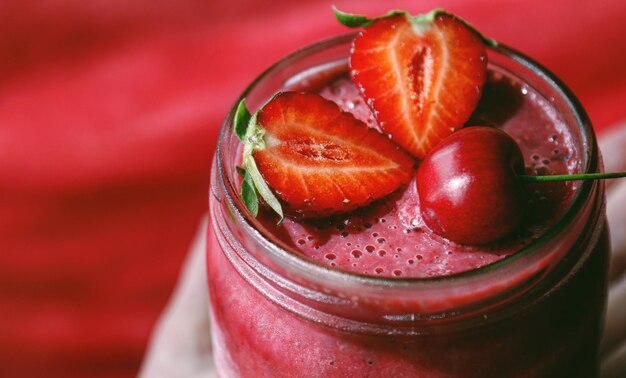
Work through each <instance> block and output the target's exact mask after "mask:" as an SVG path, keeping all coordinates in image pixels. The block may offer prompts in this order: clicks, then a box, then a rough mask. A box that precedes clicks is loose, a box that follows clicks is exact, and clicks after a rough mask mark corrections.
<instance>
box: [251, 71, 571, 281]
mask: <svg viewBox="0 0 626 378" xmlns="http://www.w3.org/2000/svg"><path fill="white" fill-rule="evenodd" d="M286 89H289V90H308V91H316V92H318V93H320V94H321V95H322V96H324V97H326V98H328V99H330V100H332V101H334V102H336V103H337V104H338V105H339V106H340V107H341V108H342V109H343V110H345V111H347V112H350V113H352V114H353V115H354V116H355V117H356V118H359V119H361V120H362V121H364V122H366V123H367V124H368V125H369V126H371V127H374V128H376V129H379V127H378V125H377V123H376V120H375V117H374V116H373V114H372V113H371V111H370V109H369V107H368V106H367V104H365V103H364V102H363V99H362V98H361V97H360V95H359V93H358V90H357V88H356V87H355V86H354V84H353V83H352V82H351V81H350V79H349V77H348V75H347V73H346V72H345V70H343V71H342V70H338V69H337V68H335V69H332V70H329V69H324V70H318V71H311V72H309V73H308V74H307V75H301V76H300V77H299V78H298V80H297V81H295V82H293V83H291V84H289V82H288V85H287V86H286ZM471 125H489V126H494V127H499V128H502V129H503V130H504V131H506V132H507V133H508V134H509V135H510V136H512V137H513V138H514V139H515V140H516V141H517V143H518V144H519V146H520V149H521V150H522V153H523V155H524V160H525V166H526V173H527V174H535V175H536V174H541V175H545V174H564V173H573V172H575V171H577V170H578V169H579V167H578V165H579V159H578V156H577V150H576V148H575V146H574V142H573V140H572V136H571V134H570V132H569V131H568V129H567V127H566V126H565V123H564V122H563V120H562V119H561V118H560V116H559V114H558V113H557V112H556V110H555V109H554V107H553V106H552V105H551V104H550V102H549V101H548V100H546V99H544V98H543V97H541V96H539V95H538V94H537V93H536V92H535V91H533V90H532V88H528V87H526V86H524V85H522V84H521V83H518V82H515V81H514V80H513V79H511V78H509V77H506V76H504V75H503V74H501V73H498V72H493V71H489V74H488V78H487V83H486V84H485V89H484V93H483V96H482V99H481V101H480V103H479V105H478V107H477V108H476V110H475V112H474V114H473V116H472V117H471V119H470V120H469V121H468V122H467V124H466V126H471ZM379 130H380V129H379ZM525 187H526V190H525V192H526V194H527V198H526V206H525V208H526V211H527V212H526V219H525V220H524V224H523V226H522V227H520V229H519V230H518V231H516V232H515V233H513V234H511V235H509V236H508V237H507V238H505V239H502V240H499V241H497V242H494V243H491V244H489V245H481V246H464V245H459V244H456V243H453V242H451V241H449V240H447V239H444V238H442V237H440V236H438V235H436V234H435V233H433V232H432V231H431V230H430V229H429V228H428V227H427V226H426V225H425V224H424V222H423V220H422V218H421V215H420V211H419V198H418V195H417V189H416V186H415V181H414V180H413V181H411V182H410V183H409V184H408V185H407V186H406V187H404V188H401V189H400V190H399V191H397V192H396V193H394V194H392V195H390V196H388V197H386V198H384V199H382V200H380V201H378V202H375V203H373V204H371V205H369V206H367V207H364V208H361V209H358V210H356V211H354V212H352V213H349V214H343V215H338V216H334V217H332V218H326V219H320V220H307V221H302V220H294V219H289V218H286V219H285V220H284V221H283V222H282V223H281V224H280V225H277V224H276V218H275V216H274V215H273V214H271V213H270V212H269V211H268V212H265V211H261V212H260V213H259V220H260V221H261V222H262V224H263V226H264V227H265V228H266V229H267V230H268V232H270V233H272V234H273V235H274V236H275V237H277V238H278V239H279V240H280V241H281V242H283V243H284V244H285V245H286V246H287V247H289V248H290V249H291V250H293V251H294V253H301V254H303V255H305V256H308V257H310V258H311V259H313V260H315V261H317V262H318V263H321V264H324V265H327V266H330V267H334V268H337V269H341V270H344V271H349V272H354V273H358V274H363V275H371V276H383V277H403V278H407V277H414V278H418V277H439V276H447V275H451V274H455V273H461V272H466V271H469V270H473V269H477V268H480V267H483V266H485V265H488V264H491V263H494V262H496V261H499V260H501V259H503V258H505V257H506V256H509V255H511V254H513V253H515V252H516V251H519V250H520V249H522V248H523V247H525V246H527V245H528V244H529V243H531V242H532V241H533V240H535V239H537V238H538V237H539V236H541V235H542V234H543V233H544V232H545V231H546V230H547V229H548V228H549V227H550V226H552V225H553V224H554V223H555V222H556V220H557V219H558V218H559V217H560V216H561V215H562V214H563V212H564V210H565V209H566V207H567V205H568V204H569V203H570V202H571V199H572V197H573V194H574V192H575V189H576V183H575V182H567V183H562V182H560V183H544V184H526V186H525Z"/></svg>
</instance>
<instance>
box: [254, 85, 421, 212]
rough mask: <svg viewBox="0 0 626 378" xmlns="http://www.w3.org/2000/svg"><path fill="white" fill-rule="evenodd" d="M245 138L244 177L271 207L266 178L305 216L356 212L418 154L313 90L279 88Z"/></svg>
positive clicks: (398, 180)
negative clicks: (282, 90)
mask: <svg viewBox="0 0 626 378" xmlns="http://www.w3.org/2000/svg"><path fill="white" fill-rule="evenodd" d="M243 141H244V166H245V168H246V171H247V172H246V175H247V174H250V176H251V179H250V181H252V182H254V185H255V187H256V189H257V190H258V191H259V193H260V194H261V196H262V197H263V198H264V199H266V202H268V203H270V205H271V202H272V199H271V198H270V200H269V201H268V199H267V198H265V195H266V194H267V193H264V190H265V189H264V188H263V186H264V185H265V184H267V186H268V187H269V189H271V192H272V193H273V194H274V195H275V196H276V197H278V199H280V201H281V202H282V204H283V205H286V210H287V212H288V213H291V214H295V215H298V216H302V217H324V216H328V215H332V214H336V213H340V212H346V211H351V210H354V209H355V208H357V207H360V206H363V205H367V204H369V203H370V202H372V201H374V200H376V199H379V198H382V197H384V196H386V195H388V194H390V193H391V192H393V191H395V190H396V189H398V188H399V187H400V186H402V185H404V184H407V183H408V182H409V181H410V180H411V177H412V176H413V174H414V171H413V167H414V161H413V159H412V158H411V157H410V156H409V155H408V154H407V153H405V152H404V151H403V150H402V149H400V148H399V147H398V146H396V145H395V144H394V143H392V142H391V141H390V140H389V139H388V138H387V137H386V136H384V135H382V134H380V133H378V132H377V131H375V130H374V129H371V128H369V127H368V126H367V125H366V124H365V123H363V122H361V121H359V120H357V119H356V118H354V116H352V114H350V113H346V112H343V111H341V110H340V109H339V107H338V106H337V105H336V104H335V103H334V102H332V101H329V100H326V99H324V98H323V97H321V96H320V95H318V94H313V93H298V92H283V93H279V94H277V95H276V96H275V97H273V98H272V99H271V100H270V101H269V102H268V103H267V104H266V105H264V106H263V107H262V108H261V109H260V110H259V111H258V112H257V113H256V115H255V116H254V117H252V118H251V120H250V122H249V126H248V128H247V130H246V135H245V136H243ZM255 170H258V172H259V173H260V176H258V177H256V178H255ZM259 179H262V181H263V182H258V181H259ZM245 181H246V180H245V179H244V182H245ZM270 194H271V193H270ZM272 207H273V206H272Z"/></svg>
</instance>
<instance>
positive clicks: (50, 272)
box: [0, 0, 626, 377]
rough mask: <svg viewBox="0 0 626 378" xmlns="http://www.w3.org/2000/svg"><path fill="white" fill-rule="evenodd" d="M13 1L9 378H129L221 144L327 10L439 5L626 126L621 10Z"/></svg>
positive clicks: (7, 41)
mask: <svg viewBox="0 0 626 378" xmlns="http://www.w3.org/2000/svg"><path fill="white" fill-rule="evenodd" d="M266 3H269V2H261V1H253V0H243V1H228V2H218V1H216V0H208V1H207V0H204V1H201V0H179V1H167V0H151V1H148V0H134V1H126V0H114V1H113V0H109V1H107V0H93V1H85V0H56V1H55V0H40V1H36V0H3V1H2V2H0V376H2V377H31V376H32V377H39V376H47V377H56V376H63V377H72V376H90V377H99V376H102V377H105V376H115V377H126V376H129V377H130V376H134V375H136V373H137V369H138V368H139V364H140V361H141V358H142V355H143V353H144V350H145V346H146V343H147V340H148V337H149V335H150V331H151V329H152V327H153V326H154V324H155V321H156V319H157V317H158V314H159V312H160V311H161V310H162V308H163V306H164V305H165V303H166V301H167V298H168V296H169V295H170V293H171V290H172V288H173V285H174V282H175V279H176V276H177V274H178V271H179V269H180V265H181V263H182V260H183V258H184V255H185V252H186V250H187V248H188V246H189V244H190V242H191V238H192V237H193V234H194V232H195V228H196V225H197V223H198V221H199V219H200V217H201V215H202V214H203V213H204V212H205V210H206V207H207V188H208V173H209V165H210V160H211V156H212V153H213V144H214V142H215V137H216V134H217V130H218V128H219V126H220V124H221V119H222V118H223V117H224V115H225V114H226V112H227V111H228V108H229V107H230V106H231V105H232V103H233V101H234V100H235V98H236V97H237V95H238V94H239V93H240V92H241V91H242V90H243V89H244V87H245V85H246V84H247V83H248V82H250V81H251V80H252V79H253V78H254V77H255V76H256V75H257V74H259V73H260V72H261V71H262V70H263V69H264V68H266V67H267V66H268V65H270V64H271V63H272V62H274V61H275V60H277V59H279V58H280V57H282V56H284V55H285V54H287V53H288V52H290V51H292V50H294V49H296V48H298V47H300V46H302V45H304V44H309V43H312V42H314V41H316V40H319V39H321V38H324V37H328V36H331V35H335V34H338V33H342V32H345V31H347V30H346V29H345V28H344V27H342V26H340V25H339V24H338V23H337V22H336V21H335V19H334V17H333V16H332V13H331V4H333V3H334V4H335V5H337V6H338V7H339V8H340V9H342V10H345V11H350V12H355V13H366V14H369V15H372V16H375V15H379V14H381V13H383V12H386V11H387V10H388V9H390V8H401V9H408V10H410V11H411V12H413V13H420V12H424V11H427V10H429V9H431V8H433V7H443V8H446V9H447V10H450V11H452V12H455V13H457V14H459V15H460V16H462V17H464V18H466V19H467V20H469V21H470V22H471V23H473V24H474V25H475V26H477V27H479V28H480V29H481V31H482V32H483V33H484V34H486V35H488V36H490V37H493V38H495V39H497V40H498V41H500V42H503V43H506V44H508V45H511V46H514V47H516V48H517V49H519V50H522V51H524V52H526V53H527V54H528V55H531V56H533V57H535V58H536V59H537V60H538V61H540V62H541V63H542V64H544V65H545V66H547V67H548V68H549V69H551V70H552V71H554V72H555V73H556V74H557V75H558V76H560V77H561V78H562V79H563V80H564V81H565V82H566V83H567V84H568V85H569V86H570V87H571V88H572V89H573V91H574V92H575V93H577V94H578V96H579V97H580V99H581V101H582V103H583V105H584V106H585V107H586V108H587V110H588V112H589V114H590V116H591V119H592V121H593V122H594V125H595V127H596V129H597V130H598V131H599V132H602V131H604V130H607V129H608V128H610V127H611V125H613V124H615V123H616V122H618V121H620V120H623V119H626V107H624V104H626V71H625V70H626V48H625V47H624V42H623V41H624V40H626V2H624V1H623V0H605V1H603V2H602V4H601V5H600V4H599V3H597V2H594V1H591V0H581V1H577V2H575V3H573V2H571V1H567V0H554V1H543V0H529V1H517V0H501V1H497V2H495V1H491V0H471V1H463V2H461V1H453V0H448V1H439V2H434V1H430V0H429V1H424V0H422V1H413V2H407V1H387V2H369V3H368V2H363V1H335V2H329V1H321V0H318V1H308V2H295V1H286V0H274V1H272V2H271V5H269V4H266Z"/></svg>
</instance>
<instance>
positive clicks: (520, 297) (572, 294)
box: [207, 34, 609, 377]
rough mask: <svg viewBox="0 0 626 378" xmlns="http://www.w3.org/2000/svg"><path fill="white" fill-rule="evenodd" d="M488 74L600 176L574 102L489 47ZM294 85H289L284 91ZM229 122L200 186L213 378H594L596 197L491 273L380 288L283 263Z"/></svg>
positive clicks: (344, 42) (290, 65)
mask: <svg viewBox="0 0 626 378" xmlns="http://www.w3.org/2000/svg"><path fill="white" fill-rule="evenodd" d="M353 38H354V35H353V34H350V35H344V36H339V37H336V38H333V39H330V40H326V41H323V42H320V43H317V44H314V45H311V46H309V47H306V48H304V49H302V50H299V51H297V52H296V53H294V54H292V55H290V56H288V57H287V58H285V59H283V60H281V61H280V62H278V63H276V64H275V65H274V66H272V67H271V68H269V69H268V70H267V71H266V72H264V73H263V74H262V75H261V76H259V77H258V78H257V79H256V80H255V81H254V82H253V83H252V84H251V85H250V86H249V87H248V88H247V89H246V90H245V92H244V93H243V94H242V98H243V97H245V98H246V102H247V104H248V106H249V108H250V109H252V110H254V109H256V108H257V107H258V106H260V105H261V104H262V103H263V102H265V101H266V100H267V99H268V98H270V97H271V96H272V95H273V94H274V93H275V92H277V91H278V90H280V89H282V88H284V87H285V86H291V85H292V84H293V83H297V82H298V81H300V80H304V79H303V78H304V77H305V76H306V75H304V76H303V73H306V72H307V71H308V70H310V69H312V68H314V67H317V69H319V67H322V68H324V70H327V71H333V70H335V71H336V70H338V69H345V67H346V62H347V56H348V53H349V48H350V43H351V41H352V39H353ZM488 56H489V68H490V70H495V71H498V72H500V73H502V74H504V75H508V76H511V77H513V78H515V79H516V80H519V81H521V82H523V83H524V84H525V85H527V86H529V87H532V88H533V89H534V90H535V91H536V92H537V93H539V94H540V95H541V96H543V97H544V98H545V99H548V101H550V102H551V104H552V105H553V106H554V108H555V109H556V110H557V111H558V112H559V113H560V116H561V117H562V119H563V120H564V121H565V123H566V124H567V125H568V127H570V128H571V129H572V130H573V132H572V134H573V138H574V139H575V140H574V141H573V143H574V145H575V146H576V148H577V149H578V151H579V152H578V159H579V169H578V170H580V171H585V172H596V171H599V170H601V169H602V166H601V159H600V156H599V152H598V148H597V146H596V141H595V136H594V134H593V130H592V128H591V125H590V122H589V119H588V118H587V116H586V114H585V112H584V110H583V109H582V107H581V105H580V104H579V103H578V101H577V100H576V98H575V97H574V96H573V95H572V93H571V92H570V91H569V90H568V89H567V88H566V87H565V86H564V85H563V83H561V82H560V81H559V80H558V79H557V78H555V77H554V75H552V74H551V73H550V72H548V71H547V70H545V69H544V68H543V67H541V66H540V65H538V64H537V63H535V62H534V61H532V60H531V59H529V58H527V57H525V56H524V55H522V54H520V53H518V52H516V51H514V50H512V49H510V48H508V47H506V46H503V45H499V46H497V47H493V48H491V47H490V48H489V49H488ZM290 83H291V84H290ZM233 115H234V109H232V110H231V111H230V113H229V114H228V116H227V117H226V119H225V121H224V124H223V127H222V130H221V133H220V136H219V141H218V143H219V144H218V147H217V153H216V156H215V159H214V162H213V167H212V175H211V194H210V218H211V225H210V226H209V231H208V242H207V243H208V246H207V266H208V277H209V278H208V281H209V282H208V283H209V288H210V310H211V316H212V317H211V322H212V332H213V333H212V337H213V346H214V355H215V358H216V364H217V367H218V371H219V373H220V375H221V376H223V377H283V376H284V377H294V376H297V377H331V376H338V377H365V376H372V377H381V376H388V377H416V376H419V377H431V376H432V377H449V376H450V377H452V376H463V377H503V376H506V377H515V376H524V377H526V376H529V377H544V376H545V377H559V376H566V377H573V376H584V377H592V376H595V375H597V372H598V349H599V348H598V346H599V340H600V335H601V326H602V322H603V316H604V311H605V302H606V293H607V260H608V251H609V246H608V237H607V235H608V233H607V227H606V221H605V215H604V213H605V210H604V187H603V184H602V182H600V181H587V182H583V183H581V184H580V185H579V187H578V189H577V190H576V193H575V194H574V197H573V200H572V202H571V205H569V207H568V208H567V210H566V211H565V214H564V215H563V216H562V218H561V219H560V220H559V221H558V222H556V224H555V225H554V226H553V227H552V228H551V229H550V230H549V231H548V232H547V233H546V234H545V235H543V236H542V237H540V238H539V239H537V240H535V241H533V242H532V244H530V245H529V246H527V247H525V248H524V249H522V250H520V251H518V252H517V253H515V254H513V255H512V256H509V257H507V258H504V259H503V260H500V261H499V262H497V263H494V264H491V265H487V266H485V267H482V268H479V269H476V270H472V271H469V272H465V273H460V274H455V275H452V276H444V277H434V278H382V277H374V276H364V275H359V274H353V273H349V272H345V271H341V270H338V269H334V268H332V267H328V266H323V265H321V264H319V263H318V262H316V261H314V260H313V259H309V258H307V257H305V256H302V255H300V254H297V253H293V252H290V250H289V247H287V246H285V245H284V244H283V243H281V242H280V241H279V240H277V239H276V238H274V237H273V236H272V235H271V234H269V233H268V232H267V230H265V229H264V228H263V226H262V224H261V223H259V222H258V221H257V220H256V219H254V218H253V217H251V216H250V214H249V213H248V212H247V211H245V210H244V209H245V206H244V205H243V203H242V201H241V200H240V198H239V196H238V185H237V173H236V164H237V159H238V154H239V153H240V145H239V141H238V140H237V138H236V137H235V136H234V133H233Z"/></svg>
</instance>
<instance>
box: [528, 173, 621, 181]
mask: <svg viewBox="0 0 626 378" xmlns="http://www.w3.org/2000/svg"><path fill="white" fill-rule="evenodd" d="M518 177H519V178H520V180H522V181H523V182H554V181H574V180H602V179H612V178H619V177H626V172H612V173H578V174H571V175H547V176H527V175H519V176H518Z"/></svg>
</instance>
